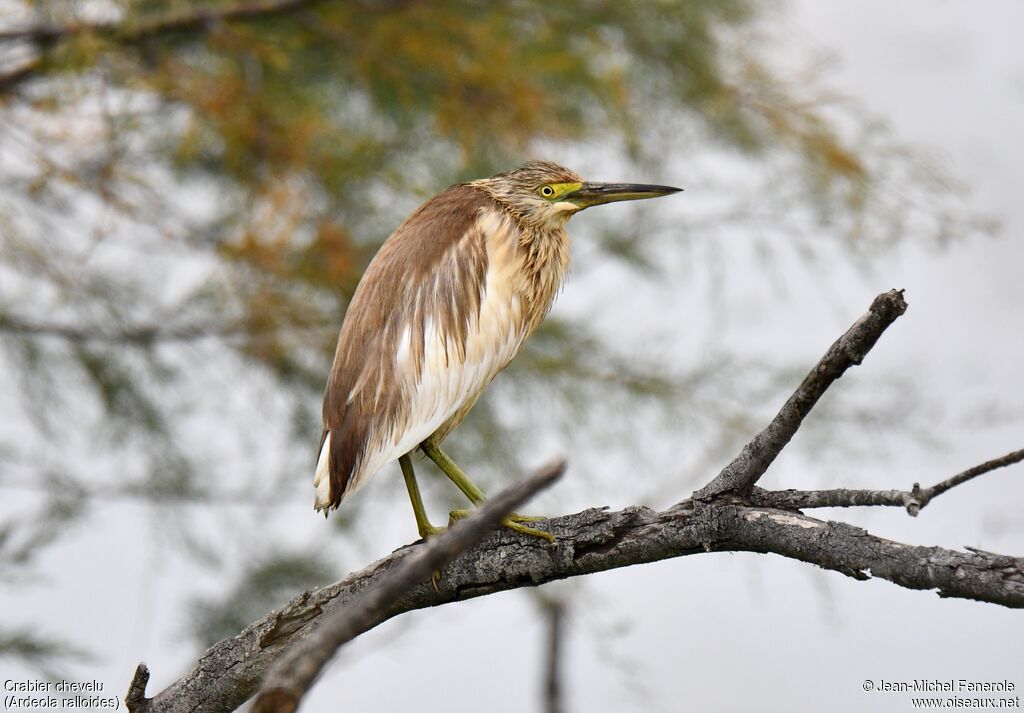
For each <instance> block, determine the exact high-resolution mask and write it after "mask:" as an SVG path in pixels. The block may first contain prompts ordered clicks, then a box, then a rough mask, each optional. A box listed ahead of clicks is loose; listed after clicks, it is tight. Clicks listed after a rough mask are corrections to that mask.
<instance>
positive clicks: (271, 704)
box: [132, 461, 565, 713]
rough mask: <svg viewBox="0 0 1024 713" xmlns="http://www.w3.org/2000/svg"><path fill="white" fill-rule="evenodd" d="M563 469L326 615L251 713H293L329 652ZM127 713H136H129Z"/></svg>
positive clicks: (514, 491)
mask: <svg viewBox="0 0 1024 713" xmlns="http://www.w3.org/2000/svg"><path fill="white" fill-rule="evenodd" d="M564 470H565V462H564V461H559V462H557V463H553V464H552V465H549V466H548V467H546V468H544V469H542V470H540V471H539V472H537V473H536V474H535V475H533V476H531V477H530V478H528V479H526V480H524V481H523V482H521V483H519V484H517V485H514V486H512V487H509V488H506V489H505V490H504V491H502V492H501V493H499V494H498V495H497V496H495V497H494V498H492V499H490V500H488V501H487V502H486V503H484V504H483V505H482V506H481V507H480V509H479V510H477V511H476V512H474V513H473V514H472V515H471V516H470V517H468V518H466V519H465V520H460V521H459V522H456V523H455V524H454V525H453V526H452V527H451V528H449V529H448V531H447V532H445V533H444V534H443V535H441V536H439V537H437V538H435V539H432V540H429V541H428V542H427V543H426V545H425V546H423V547H421V548H418V551H417V552H416V554H415V555H414V556H412V557H408V558H406V559H405V560H404V561H403V562H402V563H401V564H400V565H398V566H397V567H395V568H394V570H393V571H391V572H388V573H387V574H386V575H384V576H382V577H380V579H379V581H378V582H376V583H375V584H374V585H373V587H371V588H369V589H367V590H365V591H364V592H363V593H362V594H360V595H359V596H358V597H357V598H356V599H355V601H353V602H352V603H351V604H350V605H349V606H347V607H345V608H344V609H341V610H339V611H338V612H336V613H334V614H332V615H331V616H330V617H327V619H326V621H324V622H323V623H322V624H321V625H320V626H319V627H318V628H317V630H316V631H314V632H313V633H311V634H310V635H309V636H308V637H307V638H306V639H304V640H302V641H300V642H298V643H297V644H295V646H293V647H292V648H290V649H289V650H288V653H287V654H285V655H284V656H282V657H281V660H280V661H278V662H277V663H276V664H274V666H273V668H271V669H270V673H268V674H267V676H266V677H265V678H264V682H263V686H262V688H261V690H260V694H259V696H258V697H257V698H256V702H255V705H254V706H253V713H294V711H295V710H296V709H297V708H298V707H299V702H300V701H301V700H302V697H303V696H304V695H305V694H306V691H308V690H309V688H310V686H312V685H313V681H314V680H315V679H316V677H317V676H318V675H320V671H321V670H322V669H323V667H324V666H325V665H327V662H328V661H329V660H330V659H331V657H332V656H334V653H335V652H336V651H337V650H338V649H339V648H340V647H341V646H342V645H344V644H346V643H348V642H349V641H351V640H352V639H354V638H355V637H356V636H358V635H359V634H360V633H362V632H363V628H362V627H363V625H364V622H366V621H374V620H380V619H381V617H382V616H383V615H384V614H385V612H387V611H388V610H389V609H390V608H391V607H392V606H393V605H394V603H395V602H396V601H398V600H399V599H400V598H401V597H402V595H403V594H404V593H405V592H406V591H408V590H409V589H411V588H412V587H415V586H416V585H417V584H420V583H421V582H424V581H426V580H428V579H430V578H431V573H433V572H436V571H437V570H438V569H439V568H440V567H441V566H442V565H443V564H444V563H445V562H448V561H449V560H451V559H453V558H454V557H457V556H458V555H459V554H461V553H463V552H465V551H466V550H467V549H469V548H470V547H471V546H472V545H474V544H476V543H477V542H479V541H480V538H482V537H483V536H484V535H486V534H487V532H488V531H490V530H492V529H494V527H495V526H497V525H498V523H499V522H501V520H502V519H503V518H505V517H507V516H508V514H509V513H511V512H512V511H513V510H515V509H516V508H517V507H519V506H520V505H522V504H523V503H524V502H525V501H526V500H528V499H529V498H530V497H532V496H533V495H534V494H536V493H537V492H538V491H539V490H541V489H542V488H545V487H547V486H548V485H551V483H553V482H554V481H555V479H557V478H558V477H559V476H560V475H561V474H562V472H563V471H564ZM132 713H136V712H135V711H132Z"/></svg>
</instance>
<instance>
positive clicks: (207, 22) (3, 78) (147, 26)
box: [0, 0, 320, 97]
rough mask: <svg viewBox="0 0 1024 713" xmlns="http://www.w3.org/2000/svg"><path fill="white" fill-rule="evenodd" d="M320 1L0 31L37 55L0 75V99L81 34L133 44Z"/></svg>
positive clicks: (266, 2) (0, 38) (1, 38)
mask: <svg viewBox="0 0 1024 713" xmlns="http://www.w3.org/2000/svg"><path fill="white" fill-rule="evenodd" d="M318 1H320V0H263V1H262V2H244V3H239V4H237V5H233V6H228V7H219V8H197V9H192V10H190V11H189V12H184V13H169V14H166V15H162V16H158V17H156V18H154V19H152V20H146V21H142V22H131V21H124V20H122V21H115V22H79V23H73V24H67V25H34V26H31V27H24V28H19V29H14V30H4V31H0V42H30V43H32V44H33V45H34V46H35V48H36V51H37V52H39V53H41V54H39V55H37V56H35V57H33V58H31V59H30V60H28V61H27V62H25V63H24V64H22V65H21V66H19V67H17V68H15V69H13V70H10V71H8V72H4V73H0V97H2V96H3V95H4V94H8V93H11V92H12V91H13V90H15V89H17V88H18V87H19V86H21V85H22V84H24V83H25V82H27V81H29V80H31V79H34V78H35V77H37V76H39V75H41V74H42V73H43V70H44V60H43V56H44V55H43V54H42V53H44V52H45V51H46V50H47V49H48V48H50V47H51V46H52V45H54V44H55V43H58V42H61V41H62V40H66V39H69V38H72V37H78V36H83V35H99V36H103V37H109V38H113V39H115V40H117V41H119V42H121V43H122V44H126V45H137V44H140V43H142V42H143V41H145V40H148V39H152V38H154V37H157V36H160V35H168V34H171V33H178V32H187V31H193V30H203V29H205V28H214V27H217V26H218V25H219V24H221V23H224V22H230V21H235V20H250V19H258V18H260V17H268V16H272V15H276V14H281V13H287V12H292V11H294V10H297V9H300V8H302V7H304V6H308V5H312V4H313V3H314V2H318Z"/></svg>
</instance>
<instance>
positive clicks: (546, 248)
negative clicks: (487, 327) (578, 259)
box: [515, 224, 570, 333]
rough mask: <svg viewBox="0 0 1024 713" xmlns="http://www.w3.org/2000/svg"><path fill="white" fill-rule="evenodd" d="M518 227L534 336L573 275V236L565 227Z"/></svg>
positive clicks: (525, 295)
mask: <svg viewBox="0 0 1024 713" xmlns="http://www.w3.org/2000/svg"><path fill="white" fill-rule="evenodd" d="M517 228H518V233H519V235H518V240H517V245H516V251H515V259H516V260H517V261H518V263H519V274H520V275H521V276H522V279H521V280H520V281H519V283H520V284H519V292H520V295H521V297H522V299H523V300H524V301H525V303H526V305H527V310H526V312H527V318H528V324H527V331H528V333H532V332H533V330H534V329H536V328H537V326H538V325H539V324H540V322H541V320H543V319H544V317H545V315H547V313H548V311H549V310H550V309H551V306H552V305H553V304H554V301H555V297H557V296H558V292H559V290H560V289H561V288H562V284H563V283H564V282H565V278H566V276H567V275H568V273H569V253H570V247H569V235H568V233H566V232H565V228H564V227H562V226H558V227H551V228H537V227H535V226H532V225H525V226H524V225H522V224H519V225H517Z"/></svg>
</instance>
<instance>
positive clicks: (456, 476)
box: [420, 438, 487, 505]
mask: <svg viewBox="0 0 1024 713" xmlns="http://www.w3.org/2000/svg"><path fill="white" fill-rule="evenodd" d="M420 448H422V449H423V452H424V453H426V454H427V457H428V458H430V460H432V461H434V463H436V464H437V467H438V468H440V469H441V472H442V473H444V474H445V475H447V476H448V478H449V480H451V481H452V482H453V483H455V487H457V488H458V489H459V490H461V491H462V492H463V494H464V495H465V496H466V497H467V498H469V501H470V502H471V503H473V504H474V505H480V504H482V503H483V501H484V500H486V499H487V496H486V495H484V492H483V491H482V490H480V488H478V487H476V483H474V482H473V481H472V480H470V479H469V476H468V475H466V474H465V473H463V472H462V468H460V467H459V466H458V465H456V464H455V461H453V460H452V459H451V458H449V457H448V454H447V453H445V452H444V451H442V450H441V448H440V446H438V445H437V442H436V441H435V440H434V439H433V438H428V439H427V440H425V441H423V443H421V444H420Z"/></svg>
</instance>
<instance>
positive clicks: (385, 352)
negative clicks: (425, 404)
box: [318, 185, 494, 508]
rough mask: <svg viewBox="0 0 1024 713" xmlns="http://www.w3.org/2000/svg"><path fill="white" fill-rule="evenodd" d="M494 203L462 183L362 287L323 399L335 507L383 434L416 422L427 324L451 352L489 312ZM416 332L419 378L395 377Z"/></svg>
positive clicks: (421, 213) (418, 217)
mask: <svg viewBox="0 0 1024 713" xmlns="http://www.w3.org/2000/svg"><path fill="white" fill-rule="evenodd" d="M493 205H494V201H493V199H491V198H490V196H488V195H487V194H486V193H484V192H483V191H482V190H480V189H478V188H474V187H471V186H468V185H459V186H455V187H453V188H450V189H448V190H447V191H445V192H444V193H441V194H440V195H437V196H435V197H434V198H432V199H430V200H429V201H427V202H426V203H424V204H423V205H422V206H420V207H419V208H418V209H417V210H416V212H415V213H413V214H412V215H411V216H410V217H409V218H408V219H407V220H406V221H405V223H403V224H402V225H401V226H400V227H399V228H398V230H396V231H395V232H394V233H393V234H392V235H391V236H390V237H389V238H388V239H387V240H386V241H385V242H384V244H383V245H382V246H381V249H380V251H379V252H378V253H377V255H376V256H375V257H374V258H373V260H372V261H371V262H370V265H369V267H368V268H367V269H366V272H365V273H364V274H363V278H362V280H361V281H360V283H359V285H358V287H357V288H356V292H355V295H354V296H353V297H352V302H351V303H350V304H349V307H348V311H347V312H346V314H345V322H344V325H343V326H342V329H341V335H340V336H339V337H338V346H337V350H336V352H335V354H334V365H333V366H332V367H331V374H330V377H329V378H328V380H327V389H326V391H325V393H324V411H323V416H324V433H323V436H322V438H321V450H322V448H323V442H324V439H326V438H327V436H328V434H330V438H331V441H330V450H329V455H328V458H329V461H328V464H327V467H328V469H329V474H330V495H329V503H319V504H318V507H327V508H334V507H337V506H338V504H339V503H340V502H341V500H342V498H343V497H344V496H345V493H346V490H347V489H348V488H349V487H351V484H352V483H353V481H355V480H358V476H359V470H360V467H361V464H362V462H363V460H364V456H365V454H366V449H367V447H368V444H369V442H370V440H371V438H372V437H373V435H374V434H375V433H378V434H379V433H394V432H395V431H396V429H402V428H403V427H404V422H405V420H406V419H407V418H408V408H407V403H408V398H407V390H408V388H409V387H410V386H411V384H409V383H408V382H409V378H410V376H411V377H412V378H413V379H418V377H419V372H418V369H419V368H421V367H422V362H423V348H424V330H425V327H426V321H427V318H428V316H429V317H431V318H432V319H433V321H434V323H435V324H436V325H437V326H438V328H439V329H440V330H441V333H442V335H444V337H445V339H446V340H447V341H448V344H449V345H451V346H454V347H455V348H456V349H460V350H461V349H463V348H464V347H465V343H466V336H467V335H466V331H467V328H468V325H469V323H470V321H471V318H472V317H474V316H475V315H477V314H478V313H479V311H480V300H481V296H482V293H483V290H484V286H485V279H486V273H487V248H486V242H485V240H484V239H483V236H482V235H479V234H478V231H474V230H472V229H471V228H472V226H473V224H474V222H475V221H476V218H477V215H478V214H479V212H480V209H481V208H484V207H486V206H493ZM407 328H408V329H409V330H410V351H411V355H412V357H413V359H412V360H411V361H412V362H413V363H414V364H415V365H417V366H416V368H417V373H415V374H414V375H409V374H398V373H396V362H395V355H396V352H397V350H398V344H399V340H400V339H402V336H403V332H404V330H405V329H407Z"/></svg>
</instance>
